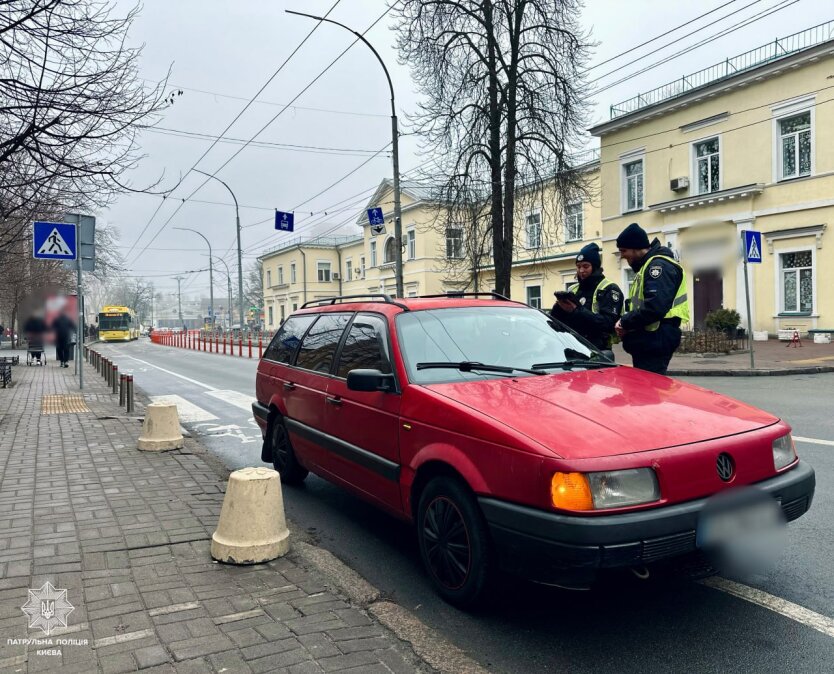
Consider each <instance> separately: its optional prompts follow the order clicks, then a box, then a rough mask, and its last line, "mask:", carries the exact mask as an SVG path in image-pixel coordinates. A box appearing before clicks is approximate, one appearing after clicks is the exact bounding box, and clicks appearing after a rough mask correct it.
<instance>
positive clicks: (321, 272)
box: [316, 262, 330, 283]
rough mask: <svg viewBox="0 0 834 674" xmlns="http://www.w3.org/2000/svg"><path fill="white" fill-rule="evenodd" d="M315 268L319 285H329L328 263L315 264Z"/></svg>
mask: <svg viewBox="0 0 834 674" xmlns="http://www.w3.org/2000/svg"><path fill="white" fill-rule="evenodd" d="M316 268H317V269H318V277H319V283H330V263H329V262H317V263H316Z"/></svg>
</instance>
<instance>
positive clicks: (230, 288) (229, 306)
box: [217, 257, 232, 328]
mask: <svg viewBox="0 0 834 674" xmlns="http://www.w3.org/2000/svg"><path fill="white" fill-rule="evenodd" d="M217 259H218V260H220V261H221V262H222V263H223V266H224V267H226V283H227V284H228V288H229V305H228V310H229V327H230V328H231V327H232V274H231V272H230V271H229V265H227V264H226V260H224V259H223V258H222V257H218V258H217Z"/></svg>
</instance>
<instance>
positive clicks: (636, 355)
mask: <svg viewBox="0 0 834 674" xmlns="http://www.w3.org/2000/svg"><path fill="white" fill-rule="evenodd" d="M617 248H618V249H619V251H620V255H621V256H622V258H623V259H624V260H625V261H626V262H628V264H629V266H630V267H631V268H632V270H634V273H635V277H634V280H633V281H632V283H631V288H630V289H629V300H628V302H627V304H626V309H627V311H626V313H625V314H623V316H622V318H621V319H620V320H619V321H618V322H617V325H616V326H615V328H616V331H617V334H618V335H619V336H620V337H621V338H622V340H623V348H624V349H625V350H626V351H627V352H628V353H630V354H631V358H632V361H633V363H634V367H637V368H640V369H641V370H648V371H649V372H656V373H657V374H666V369H667V368H668V367H669V361H670V360H672V354H674V352H675V350H676V349H677V348H678V346H680V343H681V328H680V326H681V323H687V322H688V321H689V299H688V296H687V290H686V273H685V272H684V269H683V267H681V265H680V263H678V261H677V260H675V256H674V253H672V251H671V249H669V248H667V247H666V246H661V245H660V241H658V240H657V239H655V240H654V241H652V242H651V243H649V237H648V235H647V234H646V232H645V231H644V230H643V229H642V228H641V227H640V225H638V224H637V223H636V222H635V223H632V224H630V225H629V226H628V227H626V228H625V229H624V230H623V231H622V232H621V233H620V235H619V236H618V237H617Z"/></svg>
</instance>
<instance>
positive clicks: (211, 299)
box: [173, 227, 215, 330]
mask: <svg viewBox="0 0 834 674" xmlns="http://www.w3.org/2000/svg"><path fill="white" fill-rule="evenodd" d="M173 229H179V230H181V231H183V232H194V233H195V234H196V235H197V236H200V237H202V238H203V241H205V242H206V245H207V246H208V249H209V304H210V305H211V329H212V330H214V314H215V311H214V265H213V264H212V254H211V243H209V240H208V239H207V238H206V237H205V236H203V235H202V234H201V233H200V232H198V231H197V230H196V229H191V228H190V227H174V228H173Z"/></svg>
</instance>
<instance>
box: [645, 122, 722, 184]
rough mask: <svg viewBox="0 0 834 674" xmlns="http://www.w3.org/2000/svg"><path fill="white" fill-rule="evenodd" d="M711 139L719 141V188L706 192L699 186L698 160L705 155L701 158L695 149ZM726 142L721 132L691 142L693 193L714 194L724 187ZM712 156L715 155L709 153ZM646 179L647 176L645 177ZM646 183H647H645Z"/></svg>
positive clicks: (690, 166) (690, 159)
mask: <svg viewBox="0 0 834 674" xmlns="http://www.w3.org/2000/svg"><path fill="white" fill-rule="evenodd" d="M711 140H717V141H718V152H717V155H718V188H717V189H715V190H708V191H706V192H701V190H700V189H699V186H698V161H699V159H703V157H701V158H699V157H698V156H697V153H696V151H695V146H696V145H700V144H701V143H706V142H708V141H711ZM723 148H724V142H723V138H721V134H720V133H713V134H710V135H709V136H704V137H703V138H699V139H698V140H693V141H692V142H691V143H690V144H689V170H690V178H689V184H690V185H691V186H692V188H691V191H692V194H693V195H700V194H712V193H713V192H720V191H721V190H723V189H724V149H723ZM708 156H709V157H712V156H714V155H708ZM707 176H709V171H707ZM643 180H644V181H645V177H644V178H643ZM644 184H645V183H644Z"/></svg>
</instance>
